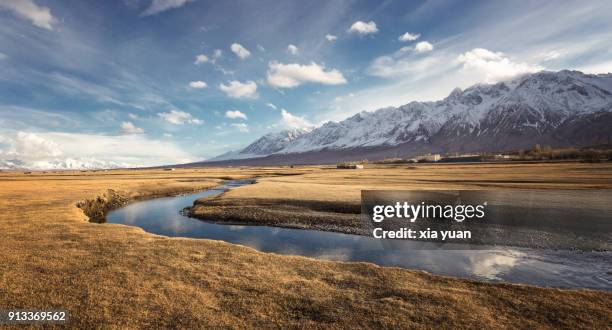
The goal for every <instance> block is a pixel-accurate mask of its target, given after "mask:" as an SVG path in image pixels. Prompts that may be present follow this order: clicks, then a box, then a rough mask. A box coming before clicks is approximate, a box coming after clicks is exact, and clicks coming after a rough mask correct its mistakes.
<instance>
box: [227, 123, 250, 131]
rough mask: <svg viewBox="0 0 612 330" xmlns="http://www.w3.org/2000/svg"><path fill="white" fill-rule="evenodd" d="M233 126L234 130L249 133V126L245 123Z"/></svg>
mask: <svg viewBox="0 0 612 330" xmlns="http://www.w3.org/2000/svg"><path fill="white" fill-rule="evenodd" d="M231 126H232V127H234V128H237V129H238V130H239V131H240V132H242V133H248V132H249V125H247V124H245V123H240V124H232V125H231Z"/></svg>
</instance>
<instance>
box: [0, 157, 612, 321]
mask: <svg viewBox="0 0 612 330" xmlns="http://www.w3.org/2000/svg"><path fill="white" fill-rule="evenodd" d="M568 166H569V167H567V168H565V167H563V166H562V167H560V168H558V169H556V173H555V171H552V170H551V169H550V168H546V167H543V168H542V170H541V171H539V172H537V174H534V175H531V176H527V175H526V172H529V171H532V170H533V169H531V170H529V169H528V170H523V169H522V168H521V167H518V168H515V169H513V170H509V171H507V172H506V174H500V175H496V174H493V175H492V176H491V177H493V178H496V179H495V180H504V181H508V180H510V181H511V180H513V179H514V178H516V179H517V180H522V181H524V180H531V181H538V182H541V184H543V185H558V186H564V187H567V186H576V187H587V186H589V187H591V186H593V187H595V186H596V187H602V186H606V187H607V186H608V185H610V172H611V171H610V166H609V165H579V164H576V165H571V166H570V165H568ZM589 166H590V167H589ZM482 170H483V169H482V168H480V169H479V168H474V169H473V170H471V169H469V168H467V169H461V168H459V167H457V168H455V169H453V170H451V171H457V173H454V174H453V175H452V179H453V180H458V182H457V183H452V184H450V186H453V187H454V186H455V185H460V182H461V181H465V180H473V181H474V182H476V181H477V180H480V179H482V180H483V182H488V181H487V180H486V178H483V177H482V176H481V175H480V173H481V172H482ZM292 172H300V173H308V174H305V175H304V176H303V177H301V176H288V177H282V178H281V177H276V178H263V179H260V181H261V183H260V184H257V185H253V186H249V187H245V188H241V189H238V190H235V191H233V192H232V193H231V194H228V196H235V197H237V196H238V195H239V194H242V193H244V192H241V190H250V189H256V191H251V192H256V193H261V194H263V193H266V195H262V196H265V197H270V196H282V198H291V196H293V194H294V193H295V194H297V195H298V197H296V198H301V199H303V198H312V199H314V200H316V199H318V200H324V199H334V198H335V199H344V200H352V199H354V198H356V197H357V196H358V193H357V192H356V191H357V190H359V187H378V188H380V187H382V186H381V185H378V184H376V180H379V179H380V180H382V181H381V184H384V185H385V186H388V187H396V188H408V187H422V188H423V187H427V188H429V187H430V185H433V186H440V187H442V186H445V185H449V183H448V182H447V183H438V182H440V179H439V177H437V176H436V169H435V167H432V168H430V169H416V170H415V169H406V168H398V169H396V170H384V169H382V170H381V172H380V173H382V174H378V172H377V170H364V171H363V172H359V173H357V172H336V171H335V170H319V169H317V168H298V169H257V168H253V169H239V168H233V169H198V170H180V169H179V170H177V171H174V172H166V171H159V170H147V171H109V172H98V173H80V172H79V173H64V174H53V173H47V174H40V173H34V174H31V175H24V174H11V173H0V255H2V257H1V258H0V308H2V309H10V308H38V309H45V308H65V309H67V310H69V311H70V326H72V327H75V328H93V327H100V326H104V327H119V328H125V327H139V328H145V327H146V328H158V327H171V326H172V327H183V328H201V327H221V326H224V327H231V328H243V327H272V326H282V327H342V328H363V327H370V328H378V327H400V328H406V327H438V326H439V325H444V326H445V327H472V328H475V327H478V328H482V327H484V328H499V327H518V326H520V327H522V328H531V327H550V328H559V327H587V328H606V327H608V326H609V325H610V324H611V323H612V316H611V315H612V308H611V307H610V306H612V294H611V293H606V292H598V291H589V290H580V291H571V290H556V289H544V288H537V287H530V286H518V285H503V284H497V285H493V284H485V283H478V282H474V281H467V280H460V279H453V278H447V277H440V276H434V275H430V274H427V273H424V272H417V271H408V270H403V269H397V268H383V267H377V266H374V265H371V264H364V263H340V262H325V261H317V260H312V259H307V258H301V257H290V256H279V255H275V254H265V253H259V252H257V251H255V250H253V249H250V248H246V247H240V246H236V245H232V244H228V243H224V242H219V241H210V240H195V239H181V238H167V237H162V236H156V235H152V234H149V233H146V232H144V231H143V230H141V229H139V228H134V227H128V226H123V225H111V224H105V225H98V224H93V223H89V222H87V219H86V217H85V216H84V215H83V213H82V211H81V210H80V209H78V208H76V207H75V204H76V203H77V202H78V201H80V200H83V199H94V198H96V196H100V195H103V194H104V193H106V192H107V190H108V189H113V190H114V191H116V192H117V193H118V194H120V195H121V196H125V197H126V198H130V199H138V198H146V197H151V196H157V195H165V194H173V193H177V192H183V191H192V190H196V189H203V188H206V187H210V186H213V185H215V184H217V182H219V179H220V178H225V177H231V178H236V179H237V178H246V177H252V176H261V175H276V174H283V173H284V174H288V173H292ZM493 172H495V171H493ZM508 172H511V174H508ZM330 173H331V174H330ZM561 173H562V176H563V178H562V179H559V177H560V176H561V175H560V174H561ZM417 174H418V175H417ZM508 176H509V177H508ZM332 177H334V178H336V179H335V180H336V181H335V182H337V183H338V187H339V188H337V189H336V190H329V189H321V188H327V187H329V186H330V185H331V186H334V185H335V184H334V181H328V180H331V178H332ZM383 178H386V179H383ZM447 178H448V177H447ZM448 179H449V180H450V178H448ZM287 180H289V181H287ZM364 180H365V181H364ZM553 181H554V182H556V183H550V182H553ZM285 182H286V183H290V182H292V183H294V184H295V185H297V188H299V189H298V190H299V192H298V191H297V190H296V189H293V188H292V189H289V191H291V192H292V194H291V195H290V194H289V193H288V190H287V189H283V187H282V186H285V187H290V186H288V185H285ZM364 182H368V184H367V185H364ZM547 182H548V183H547ZM424 184H426V185H427V186H424ZM476 184H477V183H474V185H476ZM487 184H488V183H487ZM491 184H495V185H500V184H502V183H499V182H497V183H491ZM513 184H519V185H520V184H522V183H516V182H515V183H503V185H513ZM530 184H536V183H530ZM537 184H540V183H537ZM262 187H263V190H261V188H262ZM266 187H267V188H266ZM302 188H303V189H302ZM257 189H260V190H257ZM334 192H335V193H334ZM275 198H276V197H275Z"/></svg>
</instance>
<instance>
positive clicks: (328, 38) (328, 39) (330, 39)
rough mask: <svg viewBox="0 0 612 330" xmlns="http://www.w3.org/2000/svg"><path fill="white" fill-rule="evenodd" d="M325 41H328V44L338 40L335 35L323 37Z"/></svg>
mask: <svg viewBox="0 0 612 330" xmlns="http://www.w3.org/2000/svg"><path fill="white" fill-rule="evenodd" d="M325 39H327V41H329V42H334V41H336V40H338V37H336V36H335V35H331V34H326V35H325Z"/></svg>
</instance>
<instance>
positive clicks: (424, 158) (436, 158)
mask: <svg viewBox="0 0 612 330" xmlns="http://www.w3.org/2000/svg"><path fill="white" fill-rule="evenodd" d="M441 158H442V157H440V154H427V155H422V156H419V157H418V160H421V161H426V162H437V161H439V160H440V159H441Z"/></svg>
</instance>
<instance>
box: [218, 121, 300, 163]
mask: <svg viewBox="0 0 612 330" xmlns="http://www.w3.org/2000/svg"><path fill="white" fill-rule="evenodd" d="M308 132H310V130H307V129H300V128H295V129H288V130H283V131H280V132H277V133H268V134H266V135H264V136H262V137H260V138H259V139H257V140H255V141H254V142H253V143H251V144H249V145H248V146H246V147H245V148H244V149H242V150H239V151H230V152H226V153H224V154H222V155H219V156H217V157H215V158H213V159H211V160H215V161H216V160H226V159H245V158H254V157H262V156H267V155H270V154H273V153H275V152H278V151H281V150H283V149H284V148H286V147H288V146H289V145H290V144H291V143H292V142H293V141H295V140H296V139H297V138H299V137H300V136H302V135H304V134H306V133H308Z"/></svg>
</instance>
